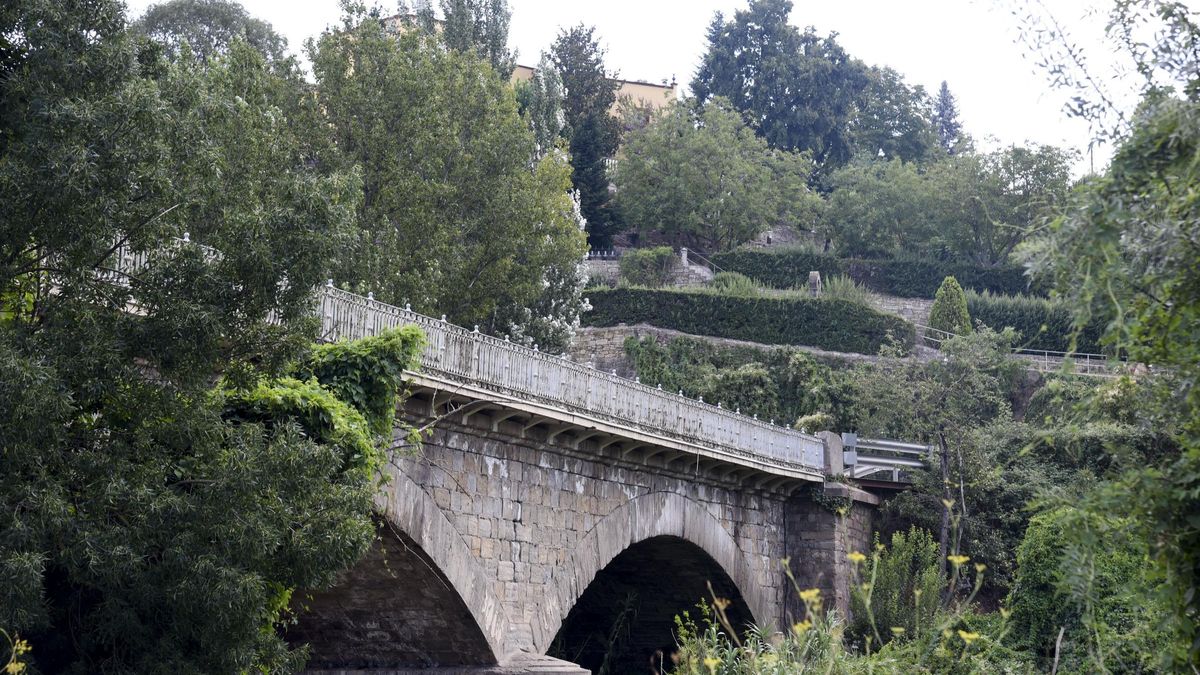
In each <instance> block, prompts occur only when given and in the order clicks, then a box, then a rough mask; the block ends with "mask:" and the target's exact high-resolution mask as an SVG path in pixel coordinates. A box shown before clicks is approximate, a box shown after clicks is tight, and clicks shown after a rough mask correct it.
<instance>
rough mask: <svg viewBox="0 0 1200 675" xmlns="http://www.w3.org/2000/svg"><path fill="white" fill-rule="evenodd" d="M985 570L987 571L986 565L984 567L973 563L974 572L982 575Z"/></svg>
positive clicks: (981, 564)
mask: <svg viewBox="0 0 1200 675" xmlns="http://www.w3.org/2000/svg"><path fill="white" fill-rule="evenodd" d="M986 569H987V565H984V564H983V563H975V571H976V572H979V573H980V574H983V571H984V570H986Z"/></svg>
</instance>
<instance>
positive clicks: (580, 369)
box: [318, 285, 825, 477]
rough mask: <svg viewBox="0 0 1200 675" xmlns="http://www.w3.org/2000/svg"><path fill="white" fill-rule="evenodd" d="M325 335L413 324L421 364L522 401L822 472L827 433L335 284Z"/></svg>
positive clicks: (322, 308) (327, 300)
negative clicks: (421, 340) (421, 339)
mask: <svg viewBox="0 0 1200 675" xmlns="http://www.w3.org/2000/svg"><path fill="white" fill-rule="evenodd" d="M318 311H319V312H320V315H321V323H322V328H323V338H324V339H327V340H338V339H343V338H348V339H355V338H361V337H366V336H369V335H376V334H378V333H379V332H380V331H383V330H386V329H389V328H395V327H399V326H404V325H408V324H413V325H416V326H419V327H420V328H421V329H422V330H424V331H425V334H426V337H427V344H426V346H425V350H424V352H423V353H422V355H421V372H422V373H427V374H433V375H435V376H439V377H442V378H445V379H447V380H449V381H452V382H461V383H463V384H470V385H473V386H476V387H480V388H482V389H484V390H487V391H491V392H495V393H497V394H502V395H506V396H515V397H519V398H521V399H522V400H527V401H537V402H539V403H542V404H544V405H548V406H553V407H557V408H561V409H563V410H565V411H569V412H572V413H575V414H579V415H584V416H587V417H589V418H598V419H601V420H605V421H608V422H613V423H617V424H620V425H622V426H624V427H628V428H633V429H638V430H641V431H644V432H647V433H651V434H656V435H660V436H667V437H671V438H674V439H677V440H681V441H683V442H686V443H689V444H692V445H698V446H702V447H707V448H712V449H716V450H720V451H722V452H723V454H727V455H734V456H742V457H745V458H747V459H753V460H755V462H756V463H764V462H765V463H768V464H771V465H776V466H779V467H780V468H785V469H788V470H790V471H791V472H801V473H808V474H811V475H813V476H814V477H819V476H820V475H822V474H823V473H824V469H825V456H824V454H825V449H824V444H823V443H822V441H821V439H819V438H817V437H816V436H811V435H809V434H805V433H801V432H799V431H796V430H794V429H790V428H788V427H783V426H778V425H775V424H771V423H768V422H764V421H762V420H758V419H756V418H753V417H751V416H748V415H742V414H740V413H738V412H735V411H732V410H727V409H724V408H721V407H719V406H714V405H709V404H707V403H703V402H701V401H696V400H692V399H689V398H687V397H685V396H680V395H678V394H673V393H671V392H667V391H663V390H662V389H661V388H655V387H650V386H647V385H645V384H642V383H640V382H636V381H633V380H629V379H626V378H623V377H620V376H618V375H614V374H611V373H605V372H602V371H598V370H596V369H594V368H590V367H588V366H586V365H584V364H580V363H575V362H573V361H571V360H570V359H568V358H566V357H563V356H556V355H552V354H547V353H544V352H540V351H537V350H536V349H531V348H528V347H524V346H522V345H517V344H514V343H511V342H508V341H506V340H501V339H498V338H494V337H491V336H488V335H483V334H481V333H479V332H477V331H469V330H466V329H465V328H462V327H459V326H455V325H453V324H451V323H448V322H446V321H444V320H438V319H434V318H432V317H428V316H425V315H422V314H419V313H417V312H414V311H411V310H409V309H404V308H400V307H395V306H393V305H389V304H386V303H383V302H379V301H378V300H374V299H372V298H364V297H363V296H360V295H357V294H354V293H350V292H347V291H343V290H341V289H338V288H334V287H333V286H332V285H328V286H326V287H325V288H323V289H321V292H320V296H319V309H318Z"/></svg>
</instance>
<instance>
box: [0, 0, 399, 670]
mask: <svg viewBox="0 0 1200 675" xmlns="http://www.w3.org/2000/svg"><path fill="white" fill-rule="evenodd" d="M10 7H12V11H10V9H9V8H10ZM0 35H5V36H8V38H9V39H11V40H12V42H13V44H14V45H15V46H17V48H18V52H19V54H20V55H21V56H20V58H19V59H16V60H13V61H10V62H9V63H8V64H7V65H6V68H7V69H8V70H7V72H6V74H5V76H4V77H3V78H0V100H3V101H4V105H3V106H0V116H2V127H3V128H4V129H5V133H4V141H3V146H2V147H0V152H2V155H0V186H3V190H4V194H5V195H7V196H8V197H9V198H8V199H4V200H2V202H0V419H3V420H4V423H3V426H4V442H3V449H2V450H0V457H2V460H0V461H2V462H3V466H4V469H3V471H0V513H2V514H3V515H2V516H0V519H2V520H3V522H2V524H0V624H3V625H4V626H6V627H7V628H8V629H12V630H16V631H19V632H20V633H21V634H22V635H23V636H25V637H27V638H29V639H30V641H31V642H32V643H33V644H34V645H35V647H34V651H33V654H32V657H33V659H34V663H33V665H34V666H35V667H36V668H37V669H38V670H40V671H41V672H98V671H108V672H148V671H160V670H173V671H179V672H242V671H251V670H263V671H275V670H288V669H294V668H297V667H299V666H300V665H301V664H300V659H299V656H300V655H299V654H297V653H295V652H291V651H289V650H288V648H287V646H286V645H285V644H284V642H283V641H282V640H281V639H280V638H279V637H278V635H277V634H276V632H275V627H276V625H277V623H278V622H279V621H281V620H282V618H283V612H284V610H285V608H286V606H287V604H288V598H289V596H290V594H291V593H292V591H293V590H295V589H301V588H319V587H322V586H325V585H328V584H330V583H332V581H333V579H334V576H335V575H336V574H337V573H338V572H339V571H341V570H343V569H344V568H346V567H348V566H349V565H350V564H352V563H353V562H355V560H356V559H357V557H358V556H359V555H361V554H362V553H363V552H364V551H365V550H366V548H367V547H368V546H369V545H370V543H371V541H372V537H373V533H374V530H373V525H372V521H371V505H372V501H371V499H372V495H373V493H374V489H375V485H374V479H373V475H372V474H373V472H374V470H375V469H374V468H372V465H369V464H367V463H363V462H358V461H356V460H355V459H354V458H353V456H352V454H350V453H347V452H346V451H347V450H348V449H350V448H349V447H348V446H346V445H341V444H338V443H334V442H329V438H328V437H321V436H320V434H319V433H317V432H318V430H317V429H313V428H303V425H302V423H301V421H300V420H298V419H297V416H295V415H280V416H274V417H271V418H269V419H265V418H264V419H258V420H254V421H251V420H247V419H245V418H238V419H234V418H233V417H230V416H228V415H227V413H229V412H231V410H230V409H229V408H227V407H226V406H225V404H224V403H223V397H224V395H225V394H226V393H231V392H232V394H231V395H234V396H240V397H245V396H247V392H250V391H252V390H254V389H256V388H257V387H258V386H259V385H260V384H265V383H270V382H275V383H276V384H279V381H278V380H276V376H279V375H283V374H284V373H285V364H287V363H297V362H301V361H303V360H305V358H306V349H307V347H308V345H309V343H310V341H311V338H312V336H313V330H312V329H313V324H312V321H311V318H310V317H309V311H310V307H311V294H310V293H311V288H312V287H313V286H315V285H316V284H318V283H319V282H320V280H321V279H322V278H324V277H325V276H326V275H327V273H328V267H327V264H328V260H329V258H330V256H331V255H332V253H333V251H334V250H335V242H336V239H337V237H338V233H339V232H342V231H344V229H345V228H346V227H347V225H348V222H347V221H348V220H349V217H350V216H351V215H352V214H353V212H354V205H355V200H356V199H357V195H358V190H357V189H356V188H357V183H356V181H355V179H354V176H353V175H352V174H338V173H331V172H328V171H326V170H324V169H321V168H319V167H317V166H316V165H314V164H313V163H310V162H309V161H307V160H308V159H309V158H308V157H307V156H306V155H305V145H306V144H305V143H302V142H300V141H298V140H297V138H296V136H295V133H296V131H297V129H298V128H304V127H299V126H293V123H294V121H293V120H291V119H289V118H288V117H287V115H285V114H284V113H283V109H282V108H281V107H280V106H279V105H277V103H278V102H277V101H274V100H273V97H274V96H275V93H276V92H280V91H289V90H288V89H287V87H286V86H285V85H280V83H279V80H278V79H277V78H276V76H275V75H274V74H273V73H272V71H271V69H270V68H269V67H268V64H267V62H266V61H265V60H264V57H263V56H262V55H261V54H260V53H259V52H258V51H257V50H255V49H254V48H252V47H250V46H248V45H247V44H246V43H245V42H242V41H240V40H237V39H235V40H234V41H233V42H232V43H231V44H230V46H229V48H228V51H227V52H226V53H224V54H222V55H218V56H217V57H215V58H214V59H212V60H209V61H207V62H206V63H203V64H202V63H200V62H197V61H196V60H194V59H189V58H186V56H185V58H181V59H180V60H179V61H178V62H176V63H174V64H167V63H165V62H163V61H161V60H155V58H154V56H155V53H154V51H153V50H147V51H139V48H140V47H143V46H145V43H143V42H138V41H135V40H133V39H131V36H130V35H129V33H128V32H127V31H126V27H125V18H124V16H123V11H122V6H121V4H120V3H117V2H110V1H107V0H93V1H85V2H77V3H67V4H64V3H61V2H52V1H50V0H20V1H19V2H18V3H16V5H15V6H14V5H6V7H5V9H4V10H3V11H0ZM80 64H87V67H86V68H83V67H80ZM201 217H203V218H204V220H203V221H202V222H200V221H194V220H192V219H193V218H201ZM185 228H192V229H191V231H192V232H193V233H200V232H202V233H203V236H204V241H205V243H213V244H216V245H218V246H220V247H221V249H222V252H223V255H222V256H220V257H219V259H215V260H206V259H205V256H204V255H202V254H201V252H200V251H199V250H197V249H196V247H195V246H194V245H182V246H175V245H173V244H172V242H173V237H178V236H180V235H182V234H183V233H184V232H185V231H188V230H187V229H185ZM197 238H199V235H197ZM120 245H127V246H128V247H129V248H130V249H131V250H133V251H138V252H143V253H145V254H146V256H147V258H148V264H147V265H146V267H145V268H144V269H141V270H138V271H135V272H134V273H132V274H129V275H118V274H116V273H114V271H113V270H114V268H116V267H117V261H116V260H115V258H116V255H115V254H116V252H117V248H118V247H119V246H120ZM130 307H136V311H129V308H130ZM268 316H273V317H274V318H275V319H276V320H277V323H273V322H268V321H267V319H268ZM181 336H186V339H181ZM214 380H217V381H219V382H221V383H222V386H221V387H220V388H219V391H215V390H214V388H213V382H214ZM284 386H286V387H287V388H288V389H289V391H292V392H296V391H298V390H299V389H303V390H304V391H305V392H307V393H308V394H312V395H313V396H320V397H321V402H320V403H319V404H318V405H320V407H321V408H322V409H323V410H324V411H325V412H327V413H330V414H333V413H337V415H338V416H339V417H338V419H342V420H344V419H345V418H346V416H351V417H353V416H357V417H358V418H359V419H361V418H362V415H363V414H362V413H359V412H355V411H353V410H351V409H350V407H349V406H348V405H346V404H344V403H338V402H337V401H336V400H335V399H334V397H332V396H331V395H330V394H329V392H328V391H325V390H320V389H319V387H318V386H317V385H315V384H313V385H312V386H311V387H306V385H303V383H295V382H293V383H292V384H291V385H284ZM224 400H226V401H227V400H228V399H224ZM326 404H328V405H326ZM330 419H333V418H330ZM358 440H359V441H362V442H364V443H366V444H367V446H370V445H371V441H372V440H373V439H372V438H371V437H370V436H369V435H367V436H365V437H363V436H359V437H358ZM358 449H360V450H363V449H366V448H365V447H364V446H362V445H361V444H360V445H359V446H358ZM371 457H374V458H375V459H378V455H376V454H375V453H371ZM363 459H368V457H365V456H364V457H363ZM373 466H374V467H377V466H378V465H377V464H375V465H373Z"/></svg>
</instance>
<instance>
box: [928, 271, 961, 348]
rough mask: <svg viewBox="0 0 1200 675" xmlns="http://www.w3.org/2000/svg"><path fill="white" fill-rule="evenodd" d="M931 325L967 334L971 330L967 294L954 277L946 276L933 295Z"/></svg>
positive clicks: (941, 329)
mask: <svg viewBox="0 0 1200 675" xmlns="http://www.w3.org/2000/svg"><path fill="white" fill-rule="evenodd" d="M929 327H930V328H933V329H935V330H940V331H945V332H947V333H953V334H955V335H966V334H968V333H970V332H971V315H970V314H969V313H967V294H966V293H964V292H963V289H962V286H959V285H958V280H957V279H955V278H954V277H946V278H945V279H943V280H942V285H941V286H939V287H938V289H937V293H936V294H935V295H934V296H933V307H931V308H930V310H929Z"/></svg>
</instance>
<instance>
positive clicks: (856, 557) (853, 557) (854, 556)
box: [846, 551, 867, 565]
mask: <svg viewBox="0 0 1200 675" xmlns="http://www.w3.org/2000/svg"><path fill="white" fill-rule="evenodd" d="M846 557H847V558H849V559H850V562H852V563H854V564H855V565H857V564H859V563H861V562H862V561H864V560H866V559H867V556H865V555H863V554H861V553H859V552H858V551H851V552H850V553H847V554H846Z"/></svg>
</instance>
